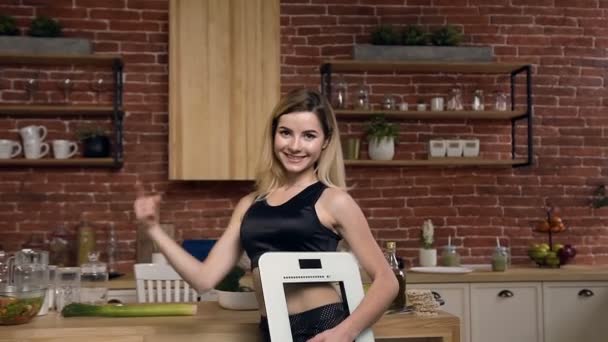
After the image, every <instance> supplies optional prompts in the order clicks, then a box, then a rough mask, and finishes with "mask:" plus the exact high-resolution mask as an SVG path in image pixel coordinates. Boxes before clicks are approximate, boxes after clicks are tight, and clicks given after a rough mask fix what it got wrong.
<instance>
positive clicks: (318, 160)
mask: <svg viewBox="0 0 608 342" xmlns="http://www.w3.org/2000/svg"><path fill="white" fill-rule="evenodd" d="M344 178H345V177H344V163H343V160H342V151H341V147H340V140H339V133H338V127H337V123H336V118H335V115H334V113H333V110H332V108H331V106H330V105H329V104H328V102H327V100H326V99H325V97H324V96H323V95H321V94H319V93H318V92H316V91H312V90H306V89H298V90H294V91H292V92H290V93H288V94H287V95H286V96H285V97H283V98H282V99H281V100H280V102H279V103H278V104H277V106H276V107H275V109H274V111H273V113H272V116H271V118H270V120H269V122H268V125H267V127H266V132H265V138H264V144H263V147H262V156H261V158H260V162H259V170H258V176H257V181H256V190H255V191H254V192H253V193H251V194H249V195H247V196H245V197H243V198H242V199H241V200H240V201H239V203H238V204H237V206H236V208H235V210H234V212H233V214H232V218H231V219H230V223H229V224H228V227H227V228H226V231H225V232H224V233H223V235H222V237H221V238H220V239H219V240H218V241H217V242H216V244H215V245H214V247H213V249H212V250H211V251H210V253H209V255H208V257H207V258H206V259H205V261H203V262H199V261H198V260H196V259H195V258H194V257H192V256H191V255H190V254H188V253H187V252H186V251H184V250H183V249H182V248H181V247H180V246H179V245H178V244H177V243H176V242H174V241H173V240H172V239H171V238H169V237H168V236H167V235H166V234H164V233H163V231H162V229H161V228H160V225H159V221H158V217H159V203H160V196H158V195H157V196H144V195H143V192H142V191H141V190H140V191H139V192H140V193H139V194H138V198H137V200H136V201H135V205H134V207H135V213H136V216H137V219H138V220H140V221H142V222H143V223H145V224H146V225H147V226H148V227H149V229H148V233H149V235H150V237H151V238H152V239H153V240H154V241H155V242H156V243H157V244H158V246H159V247H160V249H161V251H162V252H163V254H164V255H165V256H166V258H167V259H168V260H169V262H170V263H171V265H173V267H174V268H175V269H176V270H177V272H178V273H179V274H181V275H182V277H183V278H184V279H185V280H186V281H188V282H189V283H190V284H191V285H192V286H193V287H195V288H196V289H198V290H199V291H205V290H208V289H211V288H213V287H214V286H215V285H216V284H217V283H219V282H220V281H221V280H222V279H223V278H224V276H225V275H226V274H227V273H228V272H229V271H230V270H231V269H232V267H233V266H234V265H235V264H236V263H237V262H238V260H239V258H240V257H241V255H242V253H243V251H245V252H246V253H247V255H248V256H249V258H250V259H251V262H252V275H253V279H254V287H255V290H256V295H257V298H258V302H259V304H260V311H261V315H262V318H261V321H260V329H261V332H262V334H263V335H264V338H265V339H266V340H269V337H268V322H267V320H266V317H265V316H266V312H265V306H264V301H263V294H262V286H261V283H260V276H259V270H258V267H257V266H258V259H259V257H260V256H261V255H262V254H263V253H264V252H267V251H323V252H325V251H335V250H336V247H337V244H338V242H339V240H341V239H342V238H343V239H344V240H345V241H346V243H347V244H348V245H349V246H350V248H351V251H352V252H353V253H354V255H355V256H356V257H357V260H358V261H359V263H360V265H361V266H362V267H363V269H364V270H365V271H366V272H367V273H368V274H369V276H370V277H371V278H372V280H373V282H372V285H371V287H370V288H369V290H368V292H367V294H366V295H365V297H364V299H363V301H362V302H361V304H360V305H359V306H358V307H357V308H356V310H354V311H353V312H352V313H351V314H350V315H348V316H347V313H346V312H344V309H343V306H342V304H341V300H342V298H341V296H340V294H339V293H338V292H337V291H336V290H335V288H334V287H333V286H332V285H330V284H323V283H302V284H289V286H286V288H285V298H286V299H287V309H288V311H289V315H290V316H289V318H290V324H291V329H292V335H293V338H294V341H296V342H298V341H312V342H321V341H328V342H329V341H330V342H341V341H345V342H346V341H348V342H350V341H353V340H354V339H355V338H356V337H357V336H358V335H359V333H360V332H361V331H362V330H364V329H366V328H368V327H370V326H371V325H372V324H373V323H374V322H376V321H377V320H378V319H379V318H380V316H381V315H382V313H384V311H385V310H386V308H387V307H388V306H389V304H390V303H391V301H392V300H393V298H395V296H396V294H397V291H398V284H397V281H396V278H395V276H394V275H393V272H392V271H391V269H390V267H389V266H388V263H387V262H386V260H385V258H384V255H383V254H382V251H381V250H380V248H379V247H378V245H377V244H376V242H375V240H374V238H373V236H372V234H371V232H370V229H369V226H368V224H367V221H366V219H365V217H364V215H363V212H362V211H361V209H360V208H359V206H358V205H357V204H356V202H355V201H354V200H353V199H352V197H350V195H348V193H347V192H346V191H345V180H344Z"/></svg>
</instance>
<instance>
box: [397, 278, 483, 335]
mask: <svg viewBox="0 0 608 342" xmlns="http://www.w3.org/2000/svg"><path fill="white" fill-rule="evenodd" d="M408 288H410V289H428V290H431V291H433V292H436V293H437V294H439V296H441V298H442V299H443V300H444V301H445V304H444V305H443V306H441V308H440V309H441V310H442V311H445V312H448V313H451V314H452V315H455V316H458V318H460V341H461V342H470V336H471V335H470V330H469V328H470V322H471V317H470V306H469V303H470V302H469V301H470V299H469V284H466V283H455V284H410V285H408Z"/></svg>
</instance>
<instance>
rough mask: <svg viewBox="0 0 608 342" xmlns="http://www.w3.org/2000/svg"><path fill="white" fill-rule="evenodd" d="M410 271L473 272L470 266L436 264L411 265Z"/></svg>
mask: <svg viewBox="0 0 608 342" xmlns="http://www.w3.org/2000/svg"><path fill="white" fill-rule="evenodd" d="M409 270H410V271H412V272H418V273H452V274H454V273H456V274H463V273H470V272H473V270H472V269H470V268H466V267H443V266H436V267H412V268H410V269H409Z"/></svg>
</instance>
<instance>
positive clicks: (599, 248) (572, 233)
mask: <svg viewBox="0 0 608 342" xmlns="http://www.w3.org/2000/svg"><path fill="white" fill-rule="evenodd" d="M167 7H168V1H166V0H158V1H155V0H146V1H141V0H108V1H103V2H101V1H90V0H54V1H50V0H49V1H43V0H11V1H6V0H5V1H1V2H0V13H3V14H10V15H14V16H16V17H17V19H18V22H19V24H20V25H21V26H22V27H23V28H25V27H26V26H27V25H28V23H29V21H30V20H31V19H32V17H33V16H35V15H39V14H45V15H50V16H53V17H55V18H59V19H60V20H61V22H62V23H63V25H64V27H65V33H66V35H67V36H75V37H86V38H90V39H92V40H93V41H94V48H95V51H96V52H97V53H114V54H116V53H119V54H121V55H123V57H124V60H125V65H126V67H125V96H124V100H125V109H126V111H127V117H126V120H125V166H124V168H123V169H122V170H120V171H119V172H111V171H107V170H105V169H95V168H83V169H62V170H55V169H41V168H32V169H30V168H12V169H6V168H5V169H2V170H0V245H3V246H4V248H5V249H8V250H15V249H17V248H19V247H20V246H21V244H22V243H24V242H25V241H27V240H28V239H32V238H33V239H34V240H44V239H48V237H49V235H50V232H51V231H52V229H53V228H55V227H57V226H59V225H62V224H64V225H66V227H67V228H68V229H70V230H71V231H74V230H75V229H76V226H77V225H78V222H79V220H80V219H81V218H84V219H87V220H89V221H91V222H93V223H94V224H95V225H96V226H97V227H98V228H99V229H98V232H99V234H98V244H99V245H100V247H101V248H103V244H104V243H105V238H106V235H105V231H106V229H107V228H108V227H109V226H113V227H114V228H115V229H116V230H117V231H118V233H119V237H120V256H119V257H120V260H121V267H122V268H123V269H128V268H129V267H130V265H131V263H132V261H133V259H134V255H135V248H134V247H135V228H134V227H135V226H134V223H133V213H132V210H131V205H132V201H133V199H134V189H133V184H134V183H135V181H138V180H139V181H142V182H144V183H145V184H146V186H147V187H148V189H149V190H150V191H158V192H163V193H164V202H163V211H162V220H163V221H166V222H172V223H174V224H175V226H176V228H177V236H178V238H180V239H181V238H201V237H218V236H219V235H220V234H221V233H222V231H223V227H225V225H226V224H227V222H228V219H229V215H230V213H231V210H232V209H233V208H234V205H235V204H236V201H237V200H238V198H240V196H242V195H243V194H245V193H246V192H247V191H248V190H249V189H250V188H251V185H252V184H251V183H250V182H209V181H201V182H168V181H167V180H166V179H167V160H168V158H167V130H168V129H167V122H168V117H167V110H168V109H167V107H168V106H167V94H168V86H167V78H168V77H167V44H168V34H167V31H168V22H167V20H168V13H167ZM607 17H608V1H606V0H569V1H565V0H564V1H562V0H552V1H547V0H525V1H524V0H511V1H507V0H492V1H488V0H486V1H477V0H450V1H447V0H373V1H372V0H359V1H357V0H352V1H347V0H329V1H325V0H323V1H321V0H283V1H282V3H281V24H282V29H281V43H282V47H281V53H282V85H283V91H286V90H288V89H290V88H292V87H296V86H311V87H317V86H318V84H319V77H318V74H319V71H318V66H319V64H320V63H321V61H322V60H324V59H327V58H349V57H350V54H351V51H352V46H353V44H355V43H365V42H367V40H368V34H369V32H370V30H371V29H372V28H373V27H374V26H375V25H377V24H379V23H392V24H395V25H405V24H421V25H423V26H425V27H429V28H433V27H436V26H437V25H443V24H446V23H450V24H453V25H456V26H458V27H459V28H461V29H462V30H463V32H464V33H465V44H467V45H484V46H492V47H493V50H494V54H495V56H496V59H497V60H498V61H519V62H526V63H532V64H533V65H534V78H533V80H534V87H533V91H534V94H535V96H534V103H535V105H534V114H535V119H534V124H535V145H536V151H535V156H534V157H535V166H534V167H531V168H522V169H510V168H508V169H478V168H454V169H447V168H443V169H442V168H438V169H428V168H396V167H395V168H392V167H391V168H348V169H347V173H348V177H349V181H350V182H351V183H353V184H356V187H355V188H354V190H353V191H352V195H353V197H354V198H355V199H356V200H357V202H358V203H359V204H360V205H361V206H362V208H363V209H364V211H365V213H366V215H367V217H368V220H369V223H370V226H371V227H372V230H373V233H374V235H375V236H376V238H377V239H378V241H379V242H381V243H383V242H384V241H386V240H387V239H395V240H397V241H398V246H399V252H400V254H402V255H404V256H406V257H407V259H408V261H410V262H412V261H414V258H415V256H416V254H417V252H416V249H417V247H418V242H417V239H418V236H419V227H420V225H421V223H422V220H423V219H425V218H431V219H433V222H434V223H435V226H436V227H437V233H438V235H439V237H440V238H439V241H438V243H439V245H443V244H445V242H446V239H447V236H448V235H451V236H452V241H455V242H456V244H457V245H458V246H459V247H460V248H459V249H460V253H461V254H462V255H463V256H464V261H465V262H467V263H469V262H485V261H487V260H488V255H489V253H490V252H491V248H492V246H493V245H494V243H495V240H494V238H495V236H499V237H500V238H501V241H502V242H503V243H504V244H508V245H510V246H512V251H513V253H514V255H515V261H516V262H519V263H526V262H527V261H526V257H525V249H526V246H527V245H529V244H530V243H531V242H533V241H536V242H540V241H544V240H545V239H546V237H545V236H543V235H540V234H538V233H533V232H532V231H531V227H532V226H533V224H534V221H535V220H538V219H540V218H541V217H542V216H543V213H544V207H545V205H547V204H548V203H551V204H553V205H556V206H558V207H559V208H560V210H561V213H562V217H563V218H564V220H565V222H566V224H567V226H568V228H569V230H568V231H567V232H565V233H563V234H560V235H559V236H557V237H556V240H557V241H558V242H570V243H572V244H574V245H575V246H576V247H577V248H578V250H579V256H577V259H576V262H577V263H585V264H606V263H608V247H607V245H608V227H606V226H605V224H604V222H605V220H606V218H607V217H608V209H605V208H604V209H599V210H594V209H592V208H590V206H589V201H590V199H591V195H592V193H593V190H594V188H595V187H596V186H597V185H598V184H601V183H603V182H605V181H606V176H607V172H608V171H607V170H608V169H607V168H606V166H608V165H607V164H608V148H607V147H606V145H607V143H608V129H607V128H606V127H608V120H607V119H606V118H605V117H603V116H602V114H603V111H604V110H605V107H606V105H607V104H608V96H607V95H608V92H607V91H606V83H605V82H606V81H605V79H606V70H607V69H606V66H608V61H607V59H606V54H607V48H608V38H606V37H607V36H608V26H607V25H606V23H607V22H608V20H607ZM36 72H40V73H39V75H42V76H41V79H43V80H45V82H46V86H45V87H46V88H45V91H44V92H41V93H40V94H39V96H43V98H42V99H41V100H44V101H46V100H48V99H59V98H60V96H61V92H58V91H57V88H56V82H57V81H58V80H61V79H62V78H63V77H65V75H66V74H68V75H71V76H72V77H73V79H74V80H75V81H76V82H77V84H76V88H75V89H76V90H77V91H75V92H74V93H73V95H72V96H73V98H72V99H73V100H74V101H76V100H77V101H79V102H82V103H90V102H94V101H96V98H95V93H94V92H92V91H91V90H90V80H91V79H92V78H93V75H95V73H96V72H99V71H96V70H88V69H86V68H84V69H82V70H76V69H69V70H63V71H62V70H50V71H47V70H44V71H40V70H35V69H32V70H28V69H25V70H24V69H21V68H14V69H4V70H3V71H2V73H1V75H2V77H1V79H2V81H1V82H0V84H2V89H1V93H0V94H1V98H2V101H3V102H12V101H16V102H18V101H22V100H24V94H23V93H22V92H20V90H19V89H22V86H23V82H24V80H25V79H26V78H28V77H30V75H31V74H32V73H36ZM345 77H346V80H347V81H348V82H349V85H350V88H351V89H354V87H356V85H357V84H359V83H360V82H362V78H361V77H362V76H361V75H356V74H351V75H345ZM365 81H366V82H367V83H368V85H369V86H370V89H371V90H372V102H374V103H379V101H380V100H381V99H382V96H383V95H384V93H385V92H393V93H395V94H396V95H397V97H398V99H399V101H401V100H402V99H404V100H406V101H408V102H410V103H413V102H414V101H415V100H416V99H417V98H428V97H429V96H432V95H431V94H432V93H435V94H442V93H444V92H445V91H446V90H447V89H449V87H450V86H451V85H452V84H453V83H454V82H463V83H464V85H465V100H466V99H467V97H466V96H469V95H470V94H469V91H470V90H471V89H473V88H475V87H479V86H480V85H481V86H482V87H484V89H486V90H487V93H491V91H492V90H495V89H496V87H497V86H501V85H504V83H503V82H504V80H501V79H493V80H492V81H490V82H486V81H483V80H479V79H471V78H467V79H465V80H464V81H460V80H457V81H455V80H453V79H447V80H446V79H442V78H439V79H437V78H434V77H433V76H429V75H400V76H387V75H368V76H367V79H366V80H365ZM104 100H106V99H105V98H104V97H103V96H102V98H101V101H104ZM490 100H491V99H489V100H488V101H490ZM32 123H37V124H44V125H46V126H48V127H49V128H51V131H52V133H53V134H54V136H65V137H70V136H71V135H72V134H73V130H74V129H75V128H76V127H78V126H79V125H80V122H79V121H74V122H73V121H69V120H68V122H66V121H64V120H63V119H62V118H48V119H46V118H45V119H39V118H31V119H27V120H26V119H23V120H15V118H10V117H8V118H7V117H4V118H3V119H2V120H0V132H3V133H2V136H3V137H4V136H6V137H9V138H16V137H17V131H16V129H17V128H18V127H22V126H25V125H27V124H32ZM340 125H341V127H340V128H341V130H342V131H343V132H344V134H345V135H348V136H355V135H360V134H361V130H362V123H361V122H341V123H340ZM399 126H400V132H401V135H400V143H399V148H398V157H402V158H409V157H412V156H414V157H420V158H422V157H423V153H424V142H425V141H426V140H427V139H428V138H429V137H431V136H479V137H480V139H482V144H483V145H482V154H484V153H485V154H487V155H491V154H497V155H500V153H503V152H505V151H507V152H508V148H507V147H508V146H510V136H509V131H510V130H509V129H508V125H505V123H504V122H475V121H472V122H461V121H453V122H448V124H446V123H445V122H425V121H423V122H416V121H409V122H405V121H404V122H401V123H400V124H399ZM518 134H519V133H518ZM364 148H365V147H363V149H364ZM506 148H507V149H506ZM505 149H506V150H505Z"/></svg>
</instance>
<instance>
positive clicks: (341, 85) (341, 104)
mask: <svg viewBox="0 0 608 342" xmlns="http://www.w3.org/2000/svg"><path fill="white" fill-rule="evenodd" d="M347 94H348V85H347V83H346V81H345V80H344V77H342V76H340V77H338V83H337V84H336V92H335V96H334V101H333V102H334V104H333V105H334V108H336V109H346V107H347V106H348V103H347Z"/></svg>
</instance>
